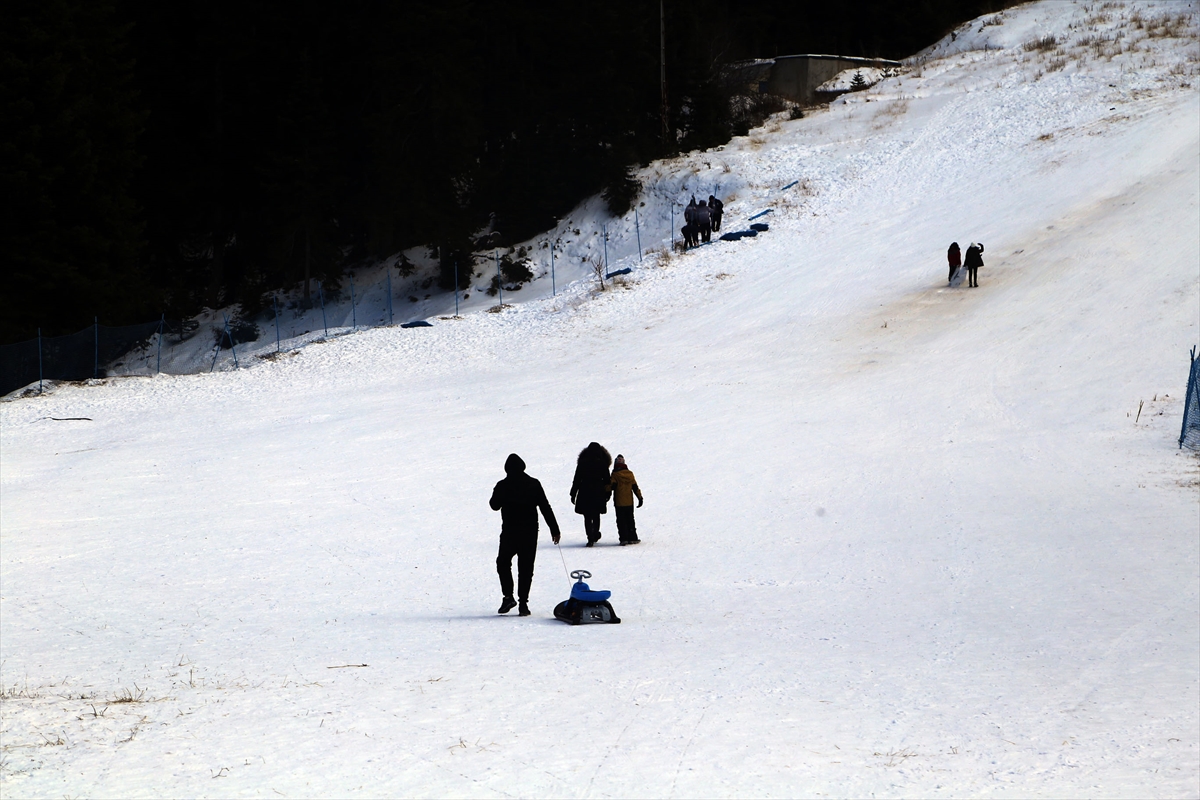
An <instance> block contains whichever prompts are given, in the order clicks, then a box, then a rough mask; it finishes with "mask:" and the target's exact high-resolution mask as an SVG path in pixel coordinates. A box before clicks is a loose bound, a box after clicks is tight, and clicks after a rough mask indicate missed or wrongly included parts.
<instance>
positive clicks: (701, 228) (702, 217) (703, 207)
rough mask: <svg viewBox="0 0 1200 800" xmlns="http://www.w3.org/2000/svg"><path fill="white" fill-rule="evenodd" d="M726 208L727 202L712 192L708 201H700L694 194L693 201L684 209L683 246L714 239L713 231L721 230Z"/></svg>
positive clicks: (693, 245)
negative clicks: (697, 200)
mask: <svg viewBox="0 0 1200 800" xmlns="http://www.w3.org/2000/svg"><path fill="white" fill-rule="evenodd" d="M724 209H725V204H724V203H722V202H721V201H720V200H718V199H717V198H716V197H715V196H713V195H711V194H710V195H709V196H708V200H707V201H705V200H701V201H700V202H699V203H697V202H696V197H695V196H694V195H693V196H692V201H691V202H690V203H688V204H687V208H685V209H684V210H683V222H684V225H683V230H682V231H681V232H682V233H683V246H684V247H685V248H687V247H695V246H696V245H698V244H700V243H701V242H710V241H712V233H713V231H719V230H721V215H722V214H723V213H724Z"/></svg>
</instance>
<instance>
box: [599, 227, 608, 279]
mask: <svg viewBox="0 0 1200 800" xmlns="http://www.w3.org/2000/svg"><path fill="white" fill-rule="evenodd" d="M600 238H601V239H602V240H603V242H604V274H605V275H607V274H608V227H607V226H605V225H604V223H601V224H600Z"/></svg>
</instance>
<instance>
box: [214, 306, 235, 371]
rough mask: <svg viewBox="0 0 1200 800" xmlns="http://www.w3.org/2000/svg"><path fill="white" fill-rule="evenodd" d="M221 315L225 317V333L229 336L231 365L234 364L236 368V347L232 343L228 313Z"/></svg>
mask: <svg viewBox="0 0 1200 800" xmlns="http://www.w3.org/2000/svg"><path fill="white" fill-rule="evenodd" d="M221 316H222V317H224V318H225V335H226V336H228V337H229V352H231V353H233V366H234V369H237V367H238V357H237V348H236V347H235V346H234V344H233V331H231V330H229V315H228V314H222V315H221ZM219 351H220V350H219V348H218V352H219Z"/></svg>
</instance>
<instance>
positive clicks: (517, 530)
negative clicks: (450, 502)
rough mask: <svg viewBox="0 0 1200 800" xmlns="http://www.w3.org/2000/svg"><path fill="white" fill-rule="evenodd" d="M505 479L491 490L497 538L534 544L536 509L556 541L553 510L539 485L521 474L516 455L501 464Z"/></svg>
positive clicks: (523, 472) (556, 524) (556, 522)
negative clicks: (497, 518)
mask: <svg viewBox="0 0 1200 800" xmlns="http://www.w3.org/2000/svg"><path fill="white" fill-rule="evenodd" d="M504 471H505V473H507V477H506V478H505V479H504V480H502V481H500V482H499V483H497V484H496V488H495V489H493V490H492V499H491V501H490V502H491V506H492V510H493V511H499V512H500V519H501V520H502V522H501V528H500V538H501V540H504V539H517V540H521V541H529V540H533V541H534V542H536V541H537V535H538V517H537V515H538V509H541V511H542V516H543V517H545V518H546V525H547V526H549V528H550V535H551V536H553V537H554V538H555V539H556V540H557V539H558V537H559V531H558V520H556V519H555V518H554V510H553V509H552V508H550V501H549V500H547V499H546V491H545V490H544V489H542V484H541V482H540V481H539V480H538V479H537V478H534V477H531V476H529V475H526V474H525V462H524V461H522V460H521V457H520V456H518V455H517V454H516V453H513V454H512V455H510V456H509V457H508V460H507V461H505V462H504Z"/></svg>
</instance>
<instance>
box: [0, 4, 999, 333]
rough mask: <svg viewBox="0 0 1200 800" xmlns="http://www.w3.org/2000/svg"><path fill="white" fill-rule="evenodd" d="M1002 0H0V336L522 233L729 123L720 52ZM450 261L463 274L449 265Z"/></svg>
mask: <svg viewBox="0 0 1200 800" xmlns="http://www.w3.org/2000/svg"><path fill="white" fill-rule="evenodd" d="M1002 4H1003V3H1002V2H1001V0H921V1H920V2H912V3H892V2H840V3H804V2H797V1H796V0H790V2H789V1H788V0H760V2H756V3H753V4H743V3H735V2H732V0H724V1H721V0H688V2H679V1H678V0H667V1H666V3H665V10H666V27H667V82H668V93H669V108H670V129H671V131H672V135H671V136H670V137H668V139H666V140H664V138H663V136H662V126H661V117H660V110H661V101H660V88H659V4H658V3H657V2H652V1H650V0H639V1H638V2H632V1H630V0H606V2H603V3H550V2H544V1H538V0H535V1H534V2H522V3H511V2H502V1H501V0H494V1H493V2H489V3H483V2H475V1H472V0H437V2H405V3H394V2H381V1H377V0H376V1H373V0H342V1H341V2H337V3H330V2H321V3H318V2H312V0H293V2H290V3H265V2H256V1H255V0H240V1H239V2H228V0H206V1H205V2H188V1H187V0H180V2H174V3H162V2H156V1H155V0H126V1H125V2H110V3H103V2H93V1H92V0H4V4H3V20H2V24H0V70H2V74H0V194H2V196H3V198H4V208H3V217H2V219H0V258H2V259H3V263H4V268H3V274H4V275H5V278H4V291H3V295H2V297H3V300H2V306H0V339H2V340H3V341H13V340H16V339H23V338H28V337H30V336H32V335H33V334H34V331H35V330H36V328H37V327H39V326H40V327H42V328H43V331H44V332H45V333H46V334H57V333H63V332H66V331H71V330H76V329H78V328H80V327H83V326H84V325H87V324H90V323H91V321H92V318H93V316H95V315H99V316H100V321H101V322H102V323H105V324H121V323H126V322H132V321H141V320H145V319H153V318H156V317H157V316H158V315H159V314H160V313H161V312H162V311H164V310H166V311H167V312H168V314H169V315H171V316H180V315H184V314H189V313H192V312H194V311H196V310H197V309H198V308H200V307H201V306H203V305H210V306H211V305H214V304H217V303H227V302H234V301H238V302H242V303H243V304H244V305H245V306H246V307H247V308H249V309H253V308H255V307H256V306H257V304H258V303H259V302H260V298H261V297H262V295H263V293H264V292H267V291H269V290H272V289H275V288H280V287H293V286H301V287H303V286H311V281H312V280H314V279H323V280H326V281H330V282H336V281H337V280H338V277H339V275H340V274H341V271H342V269H343V268H344V267H345V266H346V265H348V264H350V263H353V262H356V261H358V260H361V259H364V258H369V257H373V256H380V255H385V254H388V253H392V252H395V251H396V250H397V249H400V248H403V247H409V246H412V245H416V244H429V245H432V246H437V247H440V248H442V250H443V252H445V253H453V252H457V251H462V250H465V249H468V248H470V247H471V240H470V236H471V234H472V233H473V232H477V231H478V230H480V229H481V228H482V227H484V226H486V225H488V224H491V225H492V226H493V229H494V230H495V231H497V232H498V233H499V236H498V240H499V241H500V242H504V241H516V240H519V239H522V238H525V237H528V236H529V235H531V234H533V233H535V232H536V231H538V230H542V229H544V228H546V227H548V226H550V225H551V224H553V220H554V217H555V216H556V215H560V214H563V213H565V212H566V211H568V210H569V209H570V208H571V207H572V206H573V205H575V204H576V203H577V202H578V201H579V200H581V199H582V198H584V197H586V196H587V195H589V194H592V193H594V192H597V191H605V192H606V197H607V198H608V199H609V202H610V204H611V205H612V206H613V208H614V210H616V211H618V212H619V211H623V210H624V208H625V207H626V206H627V204H628V202H629V198H630V195H631V192H632V190H633V188H634V187H632V186H631V185H630V183H629V181H628V178H627V177H626V176H627V174H628V168H629V167H630V166H632V165H637V164H641V163H645V162H647V161H649V160H651V159H653V158H656V157H660V156H663V155H667V154H670V153H672V152H677V151H679V150H687V149H691V148H694V147H707V146H712V145H715V144H719V143H722V142H724V141H726V140H727V139H728V138H729V136H730V135H731V132H732V130H733V129H734V126H735V125H736V124H737V121H736V120H733V119H731V118H730V115H729V103H728V102H727V100H726V98H725V97H724V96H723V94H722V92H721V91H720V89H719V87H718V84H717V82H716V81H715V80H714V79H715V77H716V75H717V71H718V69H719V67H720V66H721V65H722V64H723V63H726V62H728V61H732V60H738V59H742V58H748V57H757V56H774V55H784V54H788V53H798V52H834V53H842V54H848V55H868V56H883V57H892V58H897V57H904V56H906V55H909V54H911V53H912V52H914V51H916V50H918V49H920V48H921V47H923V46H925V45H927V44H929V43H931V42H932V41H934V40H935V39H936V38H938V37H940V36H941V35H943V34H944V33H945V32H946V31H947V30H949V29H950V28H952V27H953V26H954V25H956V24H957V23H958V22H960V21H962V20H964V19H967V18H970V17H973V16H975V15H977V14H979V13H982V12H983V11H986V10H991V9H992V8H994V7H998V6H999V5H1002ZM450 281H451V283H452V276H451V278H450Z"/></svg>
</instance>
